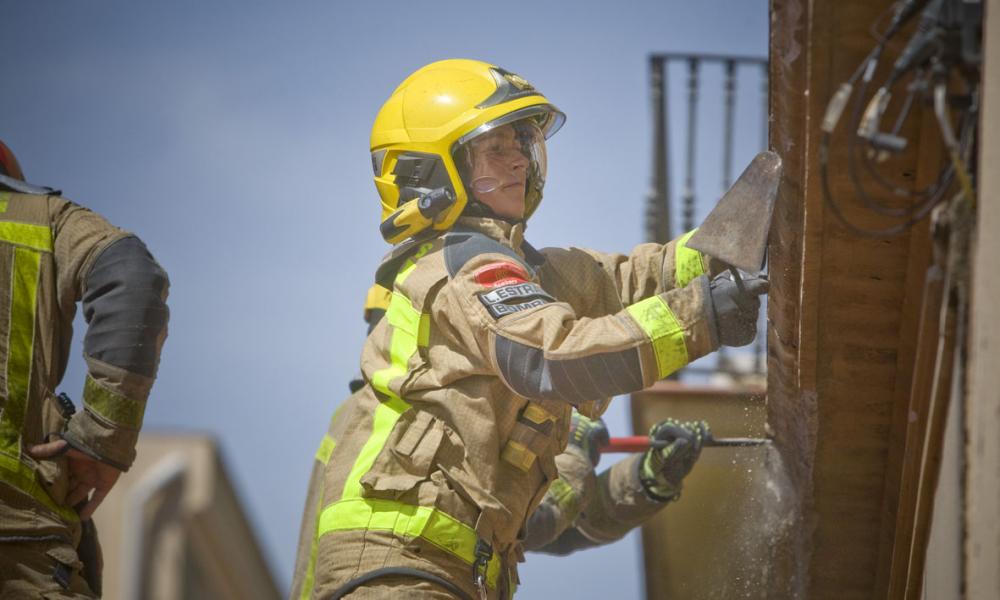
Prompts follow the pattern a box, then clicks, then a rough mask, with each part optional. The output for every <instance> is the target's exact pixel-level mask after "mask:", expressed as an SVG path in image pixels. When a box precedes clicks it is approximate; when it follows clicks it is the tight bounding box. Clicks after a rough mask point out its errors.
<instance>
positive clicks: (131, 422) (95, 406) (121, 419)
mask: <svg viewBox="0 0 1000 600" xmlns="http://www.w3.org/2000/svg"><path fill="white" fill-rule="evenodd" d="M83 402H84V404H86V405H87V408H88V409H90V410H91V412H93V413H95V414H97V415H99V416H101V417H102V418H104V419H105V420H107V421H110V422H112V423H114V424H115V425H120V426H122V427H129V428H131V429H139V428H140V427H142V415H143V413H145V412H146V402H145V401H144V400H133V399H131V398H126V397H125V396H122V395H121V394H117V393H115V392H112V391H111V390H109V389H108V388H106V387H104V386H102V385H101V384H99V383H97V382H96V381H94V380H93V379H92V378H91V377H90V375H87V378H86V379H85V380H84V383H83Z"/></svg>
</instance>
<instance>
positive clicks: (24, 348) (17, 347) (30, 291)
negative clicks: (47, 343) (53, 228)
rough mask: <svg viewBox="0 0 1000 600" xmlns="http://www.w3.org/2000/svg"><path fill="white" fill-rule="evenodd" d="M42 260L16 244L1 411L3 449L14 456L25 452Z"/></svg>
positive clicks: (0, 441) (1, 445)
mask: <svg viewBox="0 0 1000 600" xmlns="http://www.w3.org/2000/svg"><path fill="white" fill-rule="evenodd" d="M40 263H41V255H40V254H38V253H37V252H34V251H32V250H27V249H25V248H14V268H13V269H12V273H11V290H10V328H9V330H8V332H7V401H6V403H5V404H4V407H3V414H2V415H0V450H2V451H3V452H6V453H7V454H9V455H11V456H12V457H14V459H19V458H20V456H21V428H22V426H23V425H24V413H25V411H26V410H27V407H28V391H29V385H30V384H31V359H32V348H33V346H34V342H35V310H36V304H37V296H38V271H39V268H40Z"/></svg>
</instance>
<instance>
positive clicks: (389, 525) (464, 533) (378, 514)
mask: <svg viewBox="0 0 1000 600" xmlns="http://www.w3.org/2000/svg"><path fill="white" fill-rule="evenodd" d="M354 529H367V530H370V531H388V532H391V533H392V534H393V535H396V536H398V537H402V538H416V537H419V538H422V539H424V540H426V541H428V542H430V543H431V544H433V545H435V546H437V547H438V548H440V549H441V550H444V551H445V552H448V553H449V554H452V555H454V556H457V557H458V558H460V559H461V560H462V561H464V562H466V563H468V564H469V565H471V564H472V563H473V562H474V561H475V558H476V552H475V551H476V541H477V539H478V538H477V536H476V531H475V530H474V529H473V528H472V527H469V526H468V525H466V524H465V523H462V522H461V521H459V520H458V519H456V518H454V517H452V516H450V515H448V514H447V513H445V512H442V511H441V510H438V509H436V508H432V507H429V506H413V505H411V504H404V503H402V502H397V501H395V500H379V499H374V498H349V499H343V500H340V501H339V502H335V503H333V504H331V505H329V506H327V507H326V508H325V509H323V512H322V514H320V517H319V535H321V536H322V535H324V534H327V533H330V532H333V531H349V530H354ZM499 573H500V558H499V556H498V555H496V554H494V555H493V557H492V558H491V559H490V562H489V565H488V566H487V569H486V581H487V584H488V585H489V586H490V587H491V588H494V589H495V588H496V583H497V575H499Z"/></svg>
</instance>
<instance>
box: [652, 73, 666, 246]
mask: <svg viewBox="0 0 1000 600" xmlns="http://www.w3.org/2000/svg"><path fill="white" fill-rule="evenodd" d="M664 65H665V61H664V59H663V57H661V56H650V57H649V82H650V85H649V87H650V102H651V104H652V109H653V178H652V181H650V188H649V192H648V193H647V196H646V202H647V204H646V239H647V241H650V242H657V243H660V244H665V243H667V242H668V241H670V238H671V231H670V190H669V177H670V170H669V169H670V165H669V163H668V160H669V151H670V149H669V146H668V141H667V140H668V137H667V104H666V102H667V93H666V87H667V78H666V76H665V72H664V71H665V69H664Z"/></svg>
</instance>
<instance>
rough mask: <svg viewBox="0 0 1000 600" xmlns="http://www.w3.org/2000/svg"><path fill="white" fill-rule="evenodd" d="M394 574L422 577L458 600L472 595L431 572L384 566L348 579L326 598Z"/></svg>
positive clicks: (337, 599) (332, 599)
mask: <svg viewBox="0 0 1000 600" xmlns="http://www.w3.org/2000/svg"><path fill="white" fill-rule="evenodd" d="M396 575H401V576H403V577H415V578H417V579H423V580H424V581H429V582H431V583H433V584H435V585H438V586H440V587H443V588H444V589H446V590H448V591H449V592H451V593H452V594H454V595H455V596H456V597H458V598H460V600H472V597H471V596H469V595H468V594H466V593H465V591H463V590H462V588H460V587H458V586H457V585H455V584H454V583H452V582H450V581H448V580H447V579H445V578H443V577H438V576H437V575H435V574H433V573H428V572H427V571H421V570H420V569H413V568H410V567H386V568H384V569H375V570H374V571H369V572H368V573H365V574H364V575H361V576H360V577H355V578H354V579H352V580H350V581H348V582H347V583H345V584H344V585H342V586H340V587H339V588H337V590H336V591H335V592H333V594H332V595H331V596H329V597H328V598H327V600H340V599H341V598H343V597H344V596H346V595H347V594H349V593H351V592H353V591H354V590H355V589H357V588H359V587H361V586H362V585H364V584H366V583H368V582H369V581H373V580H375V579H381V578H383V577H392V576H396Z"/></svg>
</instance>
